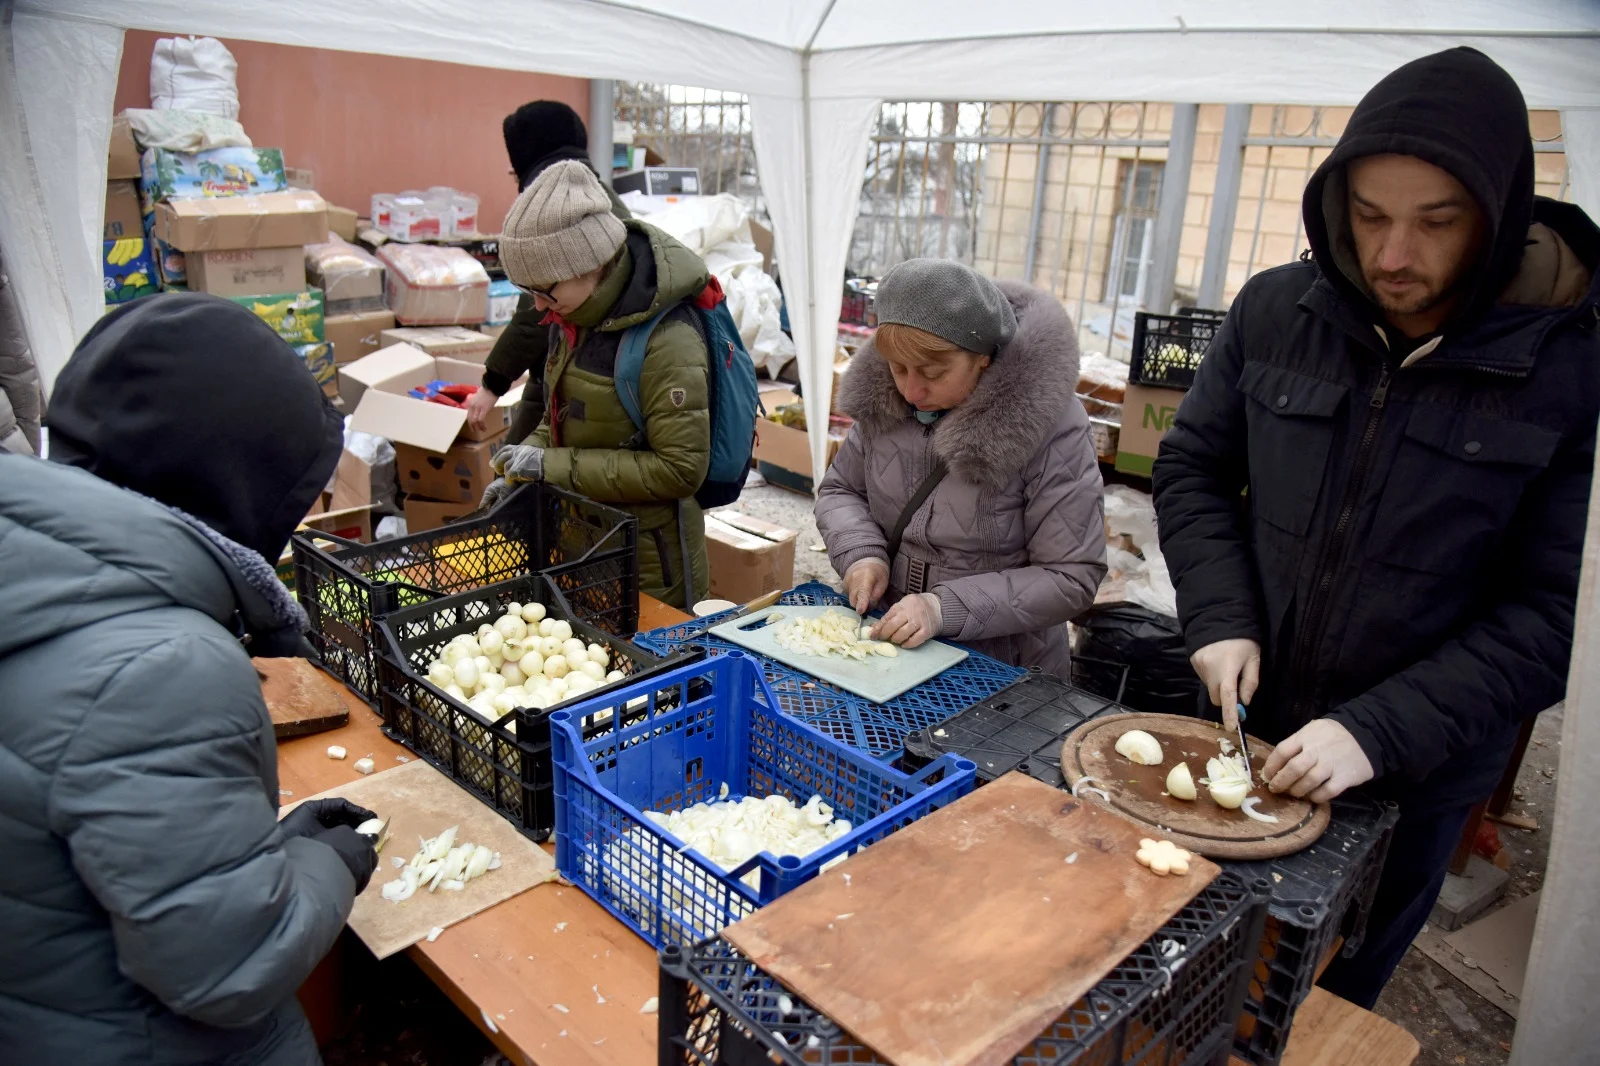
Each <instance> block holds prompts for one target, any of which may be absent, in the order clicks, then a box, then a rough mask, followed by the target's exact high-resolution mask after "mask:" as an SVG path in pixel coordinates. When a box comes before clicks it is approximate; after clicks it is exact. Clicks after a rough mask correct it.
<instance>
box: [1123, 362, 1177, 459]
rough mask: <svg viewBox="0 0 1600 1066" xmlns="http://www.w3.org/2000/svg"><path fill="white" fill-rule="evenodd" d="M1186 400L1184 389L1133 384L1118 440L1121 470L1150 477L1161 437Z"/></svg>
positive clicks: (1124, 409)
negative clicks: (1153, 387)
mask: <svg viewBox="0 0 1600 1066" xmlns="http://www.w3.org/2000/svg"><path fill="white" fill-rule="evenodd" d="M1182 401H1183V391H1182V390H1181V389H1152V388H1150V387H1149V386H1148V385H1129V386H1128V389H1127V391H1126V392H1125V393H1124V394H1123V399H1122V430H1121V433H1120V434H1119V437H1118V441H1117V469H1118V470H1120V471H1122V472H1123V473H1125V474H1138V475H1139V476H1141V477H1149V476H1150V468H1151V466H1152V464H1154V463H1155V461H1156V449H1157V448H1158V447H1159V446H1160V444H1161V438H1162V437H1165V436H1166V435H1167V430H1169V429H1171V428H1172V419H1173V416H1175V415H1176V414H1177V413H1178V404H1179V403H1181V402H1182Z"/></svg>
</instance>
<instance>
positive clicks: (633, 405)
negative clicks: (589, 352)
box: [612, 304, 678, 433]
mask: <svg viewBox="0 0 1600 1066" xmlns="http://www.w3.org/2000/svg"><path fill="white" fill-rule="evenodd" d="M677 306H678V305H677V304H673V305H672V306H670V307H668V308H667V309H666V310H665V311H662V312H661V313H660V314H658V315H656V316H655V317H654V318H652V319H650V320H649V321H648V322H641V323H639V324H638V325H637V326H629V327H628V328H627V329H625V330H623V331H622V341H621V343H619V344H618V345H617V364H616V368H615V369H614V370H613V371H612V381H613V382H614V383H615V384H616V389H617V399H618V400H619V401H621V403H622V409H623V410H624V411H626V412H628V420H629V421H630V422H632V423H633V428H635V429H637V430H638V431H639V432H640V433H643V432H644V405H643V404H642V403H640V401H639V379H640V378H641V377H643V376H644V356H645V350H646V349H647V348H648V347H649V344H650V332H651V330H653V329H655V328H656V327H657V326H658V325H660V324H661V320H662V319H664V318H666V317H667V316H668V315H669V314H671V313H672V312H673V311H674V310H675V309H676V308H677Z"/></svg>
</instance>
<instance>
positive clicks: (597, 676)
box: [578, 659, 606, 684]
mask: <svg viewBox="0 0 1600 1066" xmlns="http://www.w3.org/2000/svg"><path fill="white" fill-rule="evenodd" d="M578 671H579V672H580V673H581V674H582V675H583V676H585V677H587V678H588V679H589V680H590V681H593V682H595V683H596V684H599V683H600V682H601V681H604V680H605V679H606V668H605V667H603V666H601V665H600V664H599V663H597V662H595V661H594V660H593V659H585V660H584V661H583V662H581V663H579V664H578Z"/></svg>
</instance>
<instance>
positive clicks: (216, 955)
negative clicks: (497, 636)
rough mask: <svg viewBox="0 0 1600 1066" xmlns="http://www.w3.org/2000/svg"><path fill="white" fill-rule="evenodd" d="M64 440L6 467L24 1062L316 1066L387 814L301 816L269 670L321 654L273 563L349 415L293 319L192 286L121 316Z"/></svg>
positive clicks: (18, 1027) (6, 900) (55, 436)
mask: <svg viewBox="0 0 1600 1066" xmlns="http://www.w3.org/2000/svg"><path fill="white" fill-rule="evenodd" d="M46 424H47V425H48V427H49V429H50V449H49V451H50V459H51V460H52V461H49V462H45V461H41V460H38V459H33V458H26V457H22V456H15V455H0V588H3V589H4V590H5V593H4V603H5V610H4V611H3V612H0V693H3V694H4V696H3V697H0V853H3V854H5V856H6V861H5V863H3V864H0V943H3V944H4V945H5V949H4V950H3V951H0V1049H3V1051H0V1059H3V1060H5V1061H7V1062H17V1063H52V1062H57V1063H69V1062H84V1063H88V1062H93V1063H96V1064H97V1066H102V1064H116V1066H150V1064H155V1063H160V1064H163V1066H168V1064H191V1063H195V1064H198V1063H227V1064H230V1066H245V1064H251V1066H255V1064H267V1063H270V1064H282V1066H289V1064H294V1066H303V1064H306V1063H315V1062H317V1061H318V1055H317V1049H316V1045H315V1042H314V1041H313V1039H312V1036H311V1031H310V1027H309V1026H308V1025H307V1023H306V1019H305V1015H304V1014H303V1013H302V1012H301V1010H300V1008H299V1005H298V1004H297V1003H296V1001H295V995H294V994H295V990H296V988H297V987H298V986H299V985H300V983H301V982H302V981H303V980H304V979H305V977H306V975H307V974H309V973H310V972H311V969H312V968H313V967H314V966H315V965H316V964H317V961H318V960H319V959H321V958H322V956H323V955H324V954H325V953H326V952H327V950H328V948H329V947H330V946H331V945H332V944H333V942H334V940H335V938H336V937H337V936H338V935H339V932H340V930H341V929H342V927H343V926H344V923H345V919H346V917H347V916H348V915H349V912H350V906H351V903H352V901H353V899H354V896H355V894H356V893H357V892H358V891H359V890H360V889H361V888H362V887H364V886H365V884H366V882H367V880H368V878H370V877H371V874H372V872H373V869H374V868H375V866H376V863H377V859H376V853H375V852H374V850H373V848H372V846H371V843H370V842H369V840H370V838H367V837H362V836H360V835H358V834H357V833H356V832H355V830H354V828H353V826H354V825H356V824H359V822H360V821H362V820H364V819H365V818H367V817H371V812H370V811H364V810H362V809H361V808H358V807H355V806H354V805H348V804H343V803H342V801H328V802H326V803H307V804H303V805H302V806H301V807H299V808H297V809H296V810H294V811H292V812H290V814H289V815H288V816H287V817H285V818H284V819H283V821H282V822H279V821H278V818H277V808H278V796H279V793H278V780H277V749H276V744H275V742H274V740H273V734H272V723H271V721H270V719H269V717H268V715H267V709H266V706H265V704H264V703H263V701H262V697H261V687H260V681H259V679H258V677H257V675H256V673H255V670H254V668H253V667H252V665H251V663H250V655H251V654H252V653H258V654H265V655H285V654H294V653H295V651H296V650H298V649H300V648H302V647H303V646H304V637H303V635H302V633H303V630H304V628H305V624H306V620H305V616H304V614H303V613H301V611H300V609H299V607H298V605H297V604H296V603H295V602H294V600H293V598H292V597H291V596H290V595H289V593H288V591H287V590H286V589H285V588H284V587H283V585H282V584H281V583H280V582H279V581H278V580H277V578H276V576H275V575H274V573H273V568H272V566H271V565H270V564H269V562H268V560H269V559H276V558H277V556H278V554H279V553H280V552H281V551H282V549H283V547H284V545H285V544H286V543H287V541H288V538H289V534H290V532H291V531H292V530H293V528H294V526H295V524H296V523H297V521H298V520H299V518H300V517H302V516H303V515H304V514H305V512H306V510H307V509H308V507H309V506H310V504H311V502H312V501H313V500H314V499H315V498H316V495H317V493H318V492H319V491H320V490H321V488H322V487H323V485H324V484H326V482H327V480H328V477H329V475H330V474H331V473H332V471H333V468H334V465H335V464H336V462H337V461H338V456H339V452H340V446H341V439H342V432H341V430H342V427H341V420H340V418H339V416H338V414H337V412H335V411H334V410H333V409H332V408H331V407H330V406H329V405H328V404H327V402H326V401H325V400H324V398H323V396H322V392H321V389H320V388H319V387H318V385H317V383H316V382H315V381H314V380H313V379H312V377H311V375H310V374H309V373H308V372H307V371H306V369H305V367H304V366H303V365H302V364H301V363H300V361H299V359H298V357H297V356H296V355H295V353H294V351H293V350H292V349H290V348H289V347H288V346H287V345H286V344H284V342H283V341H281V340H279V339H278V337H277V335H276V334H275V333H274V332H273V331H272V329H271V328H270V327H268V326H267V325H266V324H265V323H263V322H262V321H261V320H260V319H258V318H256V317H255V316H254V315H253V314H251V313H250V312H249V311H248V310H246V309H245V308H243V307H240V306H238V305H236V304H232V303H230V302H229V301H226V300H222V299H220V298H217V297H213V296H204V295H200V294H192V295H190V294H184V295H162V296H152V297H147V298H146V299H143V300H138V301H135V302H134V303H131V304H128V305H126V306H125V307H122V308H118V309H117V310H115V311H113V312H111V313H110V314H108V315H107V316H106V317H105V318H103V319H101V320H100V322H98V323H97V324H96V325H95V327H94V328H93V329H91V330H90V331H89V333H88V335H87V336H86V337H85V338H84V340H83V342H82V343H81V344H80V345H79V346H78V349H77V351H76V352H75V353H74V354H73V356H72V358H71V360H69V362H68V363H67V365H66V366H65V368H63V370H62V372H61V375H60V377H59V378H58V380H57V381H56V386H55V392H54V395H53V397H52V399H51V403H50V406H49V409H48V411H47V415H46ZM74 468H76V469H74Z"/></svg>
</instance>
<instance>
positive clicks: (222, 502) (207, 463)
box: [45, 293, 344, 563]
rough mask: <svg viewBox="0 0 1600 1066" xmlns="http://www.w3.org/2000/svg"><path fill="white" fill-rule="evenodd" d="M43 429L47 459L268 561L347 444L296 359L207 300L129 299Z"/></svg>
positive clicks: (59, 394) (226, 305) (98, 327)
mask: <svg viewBox="0 0 1600 1066" xmlns="http://www.w3.org/2000/svg"><path fill="white" fill-rule="evenodd" d="M45 424H46V425H47V426H48V427H49V428H50V458H51V459H52V460H53V461H55V462H58V463H65V464H67V465H68V466H76V467H81V468H82V469H84V470H88V471H89V472H91V473H93V474H95V475H97V476H99V477H101V478H104V479H105V480H106V481H110V482H112V483H114V484H117V485H121V486H122V487H124V488H129V489H133V490H134V491H135V492H138V493H140V494H141V495H144V496H149V497H151V498H152V499H156V500H159V501H161V502H162V503H165V504H168V505H170V506H172V507H177V508H179V509H180V510H183V511H187V512H188V513H189V514H191V515H194V516H195V517H196V518H198V519H200V520H201V521H202V522H204V523H205V524H206V525H208V526H210V527H211V528H212V529H214V530H216V531H217V532H218V533H221V534H222V535H223V536H225V537H227V538H229V539H230V540H234V541H237V542H238V543H240V544H242V545H244V546H245V547H247V548H249V549H251V550H252V551H254V552H256V553H258V554H260V555H261V556H263V557H264V558H265V559H266V560H267V561H268V562H272V563H275V562H276V561H277V559H278V556H279V555H280V554H281V553H282V552H283V549H284V547H285V546H286V545H287V544H288V543H289V534H290V533H292V532H294V528H295V526H296V525H298V524H299V522H300V520H301V519H302V518H304V517H305V514H306V512H307V511H308V510H310V509H311V505H312V504H313V503H315V502H316V499H317V494H318V493H320V492H321V491H322V490H323V488H324V487H325V486H326V485H327V483H328V479H329V478H330V477H331V476H333V469H334V467H335V466H337V465H338V462H339V452H340V449H341V448H342V447H343V441H344V420H343V419H342V418H341V417H340V415H339V412H337V411H335V410H334V409H333V406H332V405H331V404H329V403H328V402H327V400H326V398H325V397H324V396H323V394H322V389H321V387H320V386H318V385H317V383H316V381H314V380H313V379H312V377H311V375H310V374H308V373H306V368H305V364H304V363H302V362H301V361H300V358H299V356H297V355H296V354H295V352H294V349H292V348H290V347H289V346H288V345H287V344H285V343H284V342H283V340H282V339H281V338H280V337H279V336H278V335H277V334H276V333H275V332H273V330H272V327H270V326H268V325H267V324H266V323H265V322H263V321H261V319H259V318H257V317H256V316H255V315H254V314H252V313H251V312H250V311H249V310H248V309H246V308H244V307H241V306H240V305H238V304H236V303H233V302H232V301H231V300H224V299H221V298H220V297H216V296H207V295H203V294H200V293H182V294H178V293H169V294H166V295H161V296H151V297H146V298H145V299H142V300H135V301H134V302H133V303H130V304H127V305H126V306H124V307H120V308H118V309H116V310H114V311H112V312H111V313H110V314H108V315H106V316H105V317H104V318H102V319H101V320H100V321H99V322H97V323H95V325H94V328H93V329H91V330H89V332H88V333H87V334H86V335H85V336H84V338H83V340H82V342H80V343H79V345H78V348H77V350H76V351H75V352H74V353H73V355H72V358H71V359H69V360H68V361H67V365H66V366H65V367H63V368H62V371H61V375H60V376H59V377H58V378H57V379H56V385H55V392H54V393H53V395H52V396H51V398H50V408H49V410H48V411H47V412H46V416H45Z"/></svg>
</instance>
